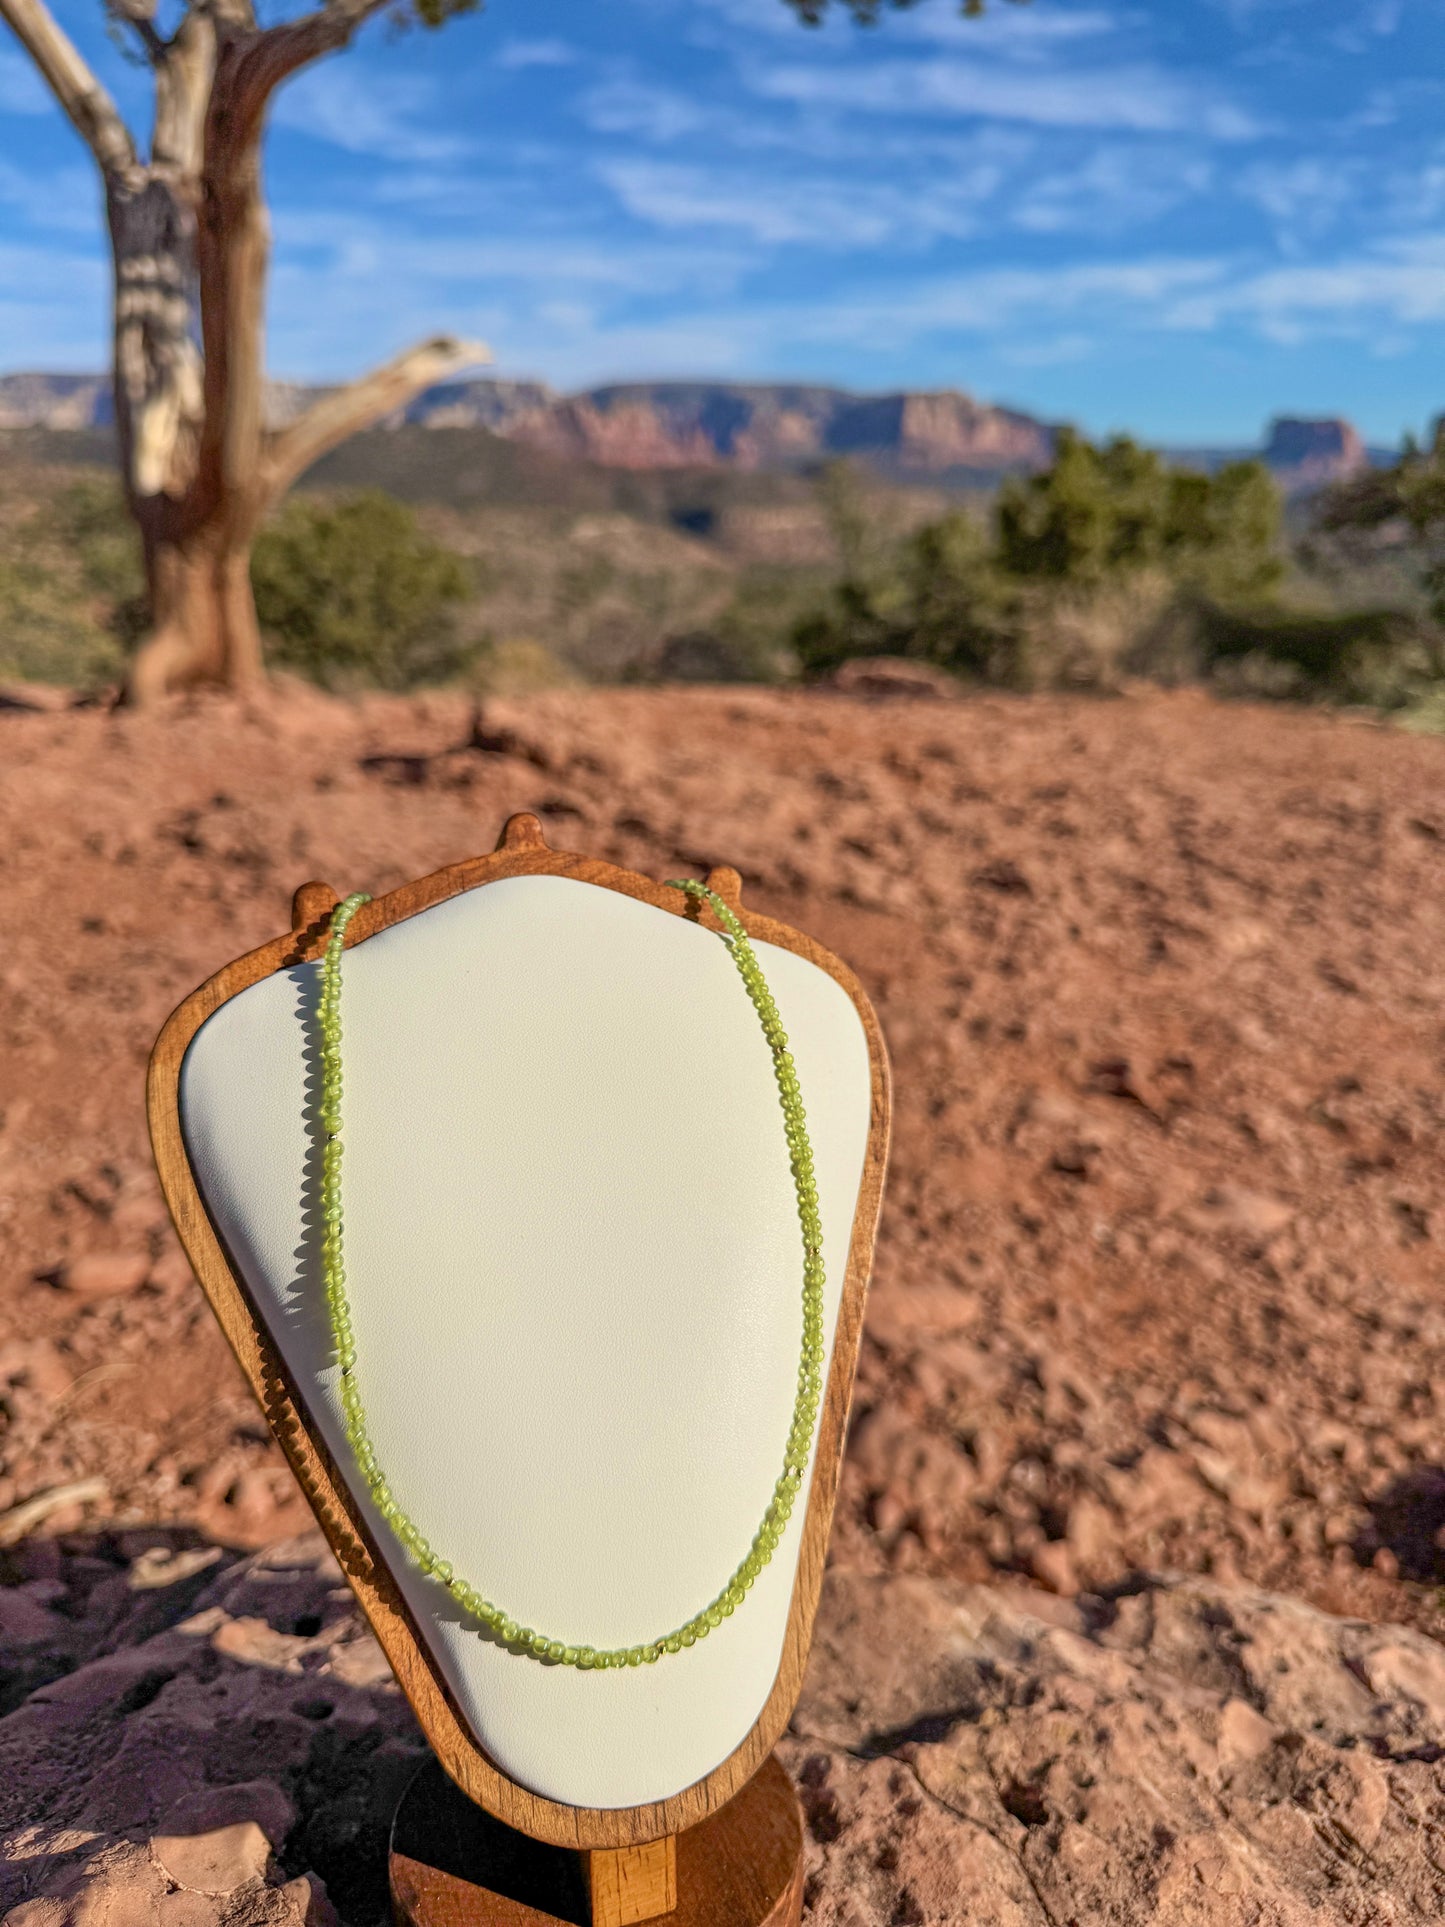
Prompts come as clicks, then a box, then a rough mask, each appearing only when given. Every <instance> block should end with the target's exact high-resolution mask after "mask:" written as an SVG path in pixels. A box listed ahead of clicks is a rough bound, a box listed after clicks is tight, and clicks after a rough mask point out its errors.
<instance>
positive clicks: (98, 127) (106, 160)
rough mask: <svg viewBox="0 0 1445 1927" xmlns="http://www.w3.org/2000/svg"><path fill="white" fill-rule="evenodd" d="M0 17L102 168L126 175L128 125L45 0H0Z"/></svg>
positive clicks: (131, 151)
mask: <svg viewBox="0 0 1445 1927" xmlns="http://www.w3.org/2000/svg"><path fill="white" fill-rule="evenodd" d="M0 20H4V21H5V22H6V23H7V25H9V26H10V27H11V28H12V29H13V31H14V33H15V35H16V38H17V39H18V40H19V42H20V44H21V46H22V47H23V48H24V49H25V51H26V53H28V54H29V56H30V58H31V59H32V60H33V61H34V62H35V64H36V66H37V67H38V68H39V69H40V72H41V74H42V75H43V76H44V78H45V80H46V82H47V83H48V85H49V87H50V91H51V92H52V93H53V94H54V95H55V98H56V99H57V100H58V101H59V102H60V105H61V106H62V107H63V108H64V109H65V111H66V113H67V114H68V115H69V117H70V120H71V124H72V125H73V126H74V128H75V130H76V132H77V133H78V134H79V135H80V137H81V139H82V140H83V141H84V142H85V144H86V146H87V147H88V148H89V149H90V151H91V153H92V154H94V156H95V158H96V160H97V161H98V162H99V163H100V166H101V169H102V171H103V172H104V173H105V174H107V175H117V174H126V173H129V172H130V170H131V169H132V168H134V167H135V165H136V152H135V142H134V141H133V140H132V139H131V137H130V132H129V129H128V128H127V127H126V124H125V122H124V121H123V120H122V119H121V117H120V113H119V111H118V109H117V108H116V104H115V102H114V101H113V100H112V99H111V97H110V95H109V94H108V93H107V92H106V91H105V89H104V87H102V86H101V84H100V82H99V81H98V80H97V79H96V77H95V75H94V74H93V73H92V72H91V71H90V69H89V67H87V66H86V64H85V62H84V60H82V59H81V57H80V54H79V52H78V51H77V49H76V47H75V46H74V44H73V43H72V41H71V40H70V37H69V36H68V35H67V34H66V33H65V32H64V31H63V30H62V28H61V27H60V25H59V23H58V22H57V21H56V20H55V18H54V16H53V15H52V14H51V13H50V12H49V10H48V9H47V7H46V6H45V0H0Z"/></svg>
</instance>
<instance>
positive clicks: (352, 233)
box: [0, 0, 1445, 442]
mask: <svg viewBox="0 0 1445 1927" xmlns="http://www.w3.org/2000/svg"><path fill="white" fill-rule="evenodd" d="M58 10H59V12H60V15H61V17H62V19H63V20H64V21H65V23H66V25H67V27H68V28H69V29H70V31H71V32H72V33H73V34H74V36H75V37H76V38H77V40H79V41H80V42H81V44H82V45H83V47H84V48H85V50H86V51H87V53H89V54H90V55H91V56H92V57H93V58H94V60H95V61H96V64H97V65H98V66H99V67H100V68H101V69H102V71H103V73H104V76H105V78H106V79H107V81H108V82H109V83H110V84H111V85H112V86H113V87H114V88H115V90H116V91H117V94H118V95H119V97H120V98H121V99H122V101H123V103H124V104H125V105H126V107H127V108H128V110H129V111H130V112H131V114H132V118H133V120H134V121H135V122H137V123H139V124H141V125H142V126H143V125H144V119H145V113H144V103H145V75H144V74H143V73H142V72H140V71H138V70H136V69H134V68H132V67H128V66H127V65H126V64H125V63H123V62H122V61H121V60H120V58H119V56H118V55H117V54H116V52H115V50H114V49H113V48H112V47H111V45H110V44H109V42H108V41H107V40H106V37H105V35H104V33H103V31H102V29H101V26H100V19H101V8H100V5H99V0H58ZM268 170H269V180H270V186H271V197H272V205H273V210H274V221H275V237H276V262H275V272H274V278H273V283H272V293H271V344H270V359H271V366H272V368H273V370H274V372H276V373H278V374H282V375H290V376H299V377H307V378H318V379H319V378H335V377H337V376H340V375H343V374H346V373H350V372H354V371H358V370H359V369H360V368H362V367H363V366H365V365H367V364H368V363H370V362H372V361H374V360H377V359H379V358H380V357H382V356H384V355H386V354H388V353H390V352H392V351H393V350H394V349H396V348H397V347H399V346H401V345H402V344H403V343H404V342H405V341H406V340H408V339H409V338H411V337H412V336H415V335H420V334H424V333H429V332H432V331H434V330H436V329H438V328H449V329H455V330H459V331H461V332H464V333H467V334H474V335H480V336H482V337H483V338H484V339H486V340H488V341H489V342H490V343H491V344H492V346H493V348H494V350H495V352H496V357H497V362H496V366H497V371H498V372H500V373H506V374H528V375H539V376H542V377H544V378H546V379H548V380H550V381H552V382H554V383H557V384H558V385H561V386H566V387H572V386H580V385H582V384H585V383H591V382H594V381H598V380H604V379H612V378H626V377H643V376H667V375H707V376H720V377H744V376H748V377H758V378H767V377H787V378H806V379H815V380H820V381H835V382H839V383H843V384H846V385H850V386H854V387H858V388H864V389H878V388H889V387H898V386H907V387H915V388H919V387H962V388H966V389H968V390H971V391H972V392H974V393H976V394H978V395H980V396H982V397H984V398H986V399H990V400H1000V401H1007V402H1011V403H1013V404H1015V405H1018V406H1021V407H1024V408H1027V409H1030V410H1032V411H1034V412H1037V413H1040V414H1043V415H1045V416H1047V417H1049V418H1058V419H1071V420H1075V421H1078V422H1080V423H1082V424H1083V425H1084V426H1086V427H1087V428H1089V429H1090V430H1095V431H1102V430H1105V429H1109V428H1114V427H1128V428H1131V429H1134V430H1136V431H1138V432H1140V433H1142V434H1144V435H1146V436H1149V437H1151V438H1155V439H1161V440H1170V441H1176V442H1178V441H1209V442H1232V441H1248V440H1251V439H1253V438H1254V437H1256V436H1257V435H1258V434H1259V432H1260V431H1261V428H1262V426H1263V423H1264V422H1265V420H1266V418H1267V417H1269V416H1270V415H1271V414H1274V413H1276V412H1296V413H1306V414H1309V413H1337V412H1341V413H1345V414H1348V415H1350V416H1351V417H1352V418H1353V419H1354V420H1355V421H1356V422H1357V423H1358V424H1359V425H1360V427H1361V428H1362V429H1364V430H1365V432H1366V433H1367V434H1368V435H1369V436H1370V437H1371V438H1373V439H1375V440H1380V441H1387V442H1390V441H1394V440H1395V439H1397V438H1398V436H1399V434H1400V432H1401V431H1402V429H1404V428H1406V427H1415V428H1418V427H1420V426H1422V425H1423V424H1424V422H1425V421H1426V420H1427V419H1428V418H1429V417H1431V416H1432V415H1433V414H1434V413H1435V412H1436V411H1437V410H1440V409H1442V408H1445V0H1152V3H1151V4H1148V5H1136V6H1129V5H1119V6H1111V5H1091V4H1088V0H1034V4H1033V5H1032V6H1029V7H1026V8H1015V7H1012V6H1003V7H1001V8H997V9H996V10H995V11H993V12H991V14H990V16H989V17H988V18H986V19H984V20H982V21H966V20H962V19H960V18H959V17H958V15H957V13H956V12H955V11H954V10H953V8H952V0H923V4H921V5H919V6H918V7H916V8H915V9H914V10H912V11H910V12H907V13H904V14H901V15H892V16H890V17H889V18H887V19H885V20H884V21H883V22H882V23H881V24H880V25H879V26H878V27H876V28H874V29H872V30H865V31H860V30H859V29H858V28H856V27H855V26H853V25H852V24H851V23H850V22H848V21H847V20H846V18H844V17H841V16H840V17H839V18H837V19H835V20H833V21H832V22H831V23H830V24H829V25H828V26H826V27H825V28H824V29H822V30H820V31H809V30H807V29H805V28H803V27H801V26H799V25H798V24H797V22H796V19H795V17H794V16H793V15H792V14H791V12H790V11H789V9H788V8H786V7H785V6H784V5H783V0H606V3H605V4H599V3H598V0H490V4H489V6H488V7H487V9H486V11H485V12H484V13H481V14H478V15H475V16H472V17H470V18H466V19H462V20H459V21H456V22H454V23H453V24H452V25H450V26H449V27H447V28H446V29H445V31H444V32H442V33H440V34H430V33H424V32H412V33H409V34H406V35H403V36H401V37H399V38H397V37H394V36H392V35H389V34H388V32H387V30H386V28H385V27H384V26H380V25H376V24H373V25H372V26H371V27H370V28H369V29H367V30H366V32H365V33H364V34H363V35H362V36H361V38H360V39H359V40H358V42H357V44H356V45H355V46H354V47H353V48H352V49H351V51H350V52H348V53H345V54H343V55H341V56H339V57H337V58H335V59H333V60H332V61H330V62H328V63H327V64H325V65H324V66H322V67H319V68H317V69H315V70H313V71H312V72H310V73H309V74H307V75H305V76H304V77H303V78H301V79H299V80H298V81H296V82H294V83H292V85H291V86H290V88H289V89H288V90H287V91H286V92H284V93H283V94H282V95H281V96H280V98H279V101H278V107H277V112H276V115H275V122H274V126H273V128H272V132H271V137H270V143H269V149H268ZM101 248H102V242H101V226H100V215H99V204H98V196H97V190H96V187H95V183H94V180H93V178H92V174H91V169H90V165H89V160H88V156H87V155H86V154H85V153H84V151H83V150H82V149H81V148H80V146H79V144H78V142H77V141H76V140H75V139H74V137H73V136H72V135H71V134H70V132H69V130H68V129H67V128H66V127H65V126H64V124H63V123H62V122H61V121H60V120H59V117H58V115H57V114H56V113H55V112H54V110H53V109H51V108H50V107H49V105H48V103H47V101H46V99H45V97H44V95H43V93H42V91H41V89H40V87H39V85H38V83H37V82H36V81H35V80H34V79H33V78H32V76H31V75H30V73H29V71H28V69H27V67H26V65H25V63H24V61H23V58H22V57H21V56H20V54H19V53H18V51H17V50H16V49H15V48H14V45H13V43H12V42H9V41H8V40H7V39H6V38H5V33H4V29H3V28H0V368H6V369H16V368H25V367H44V368H88V367H98V366H100V365H102V363H103V359H104V355H105V334H106V312H105V310H106V285H105V276H104V269H103V259H102V252H101Z"/></svg>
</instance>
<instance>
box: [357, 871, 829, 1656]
mask: <svg viewBox="0 0 1445 1927" xmlns="http://www.w3.org/2000/svg"><path fill="white" fill-rule="evenodd" d="M667 887H668V888H669V889H670V890H684V891H686V893H687V894H688V896H690V897H696V898H699V899H705V900H706V901H707V902H708V903H710V904H711V905H712V907H713V910H714V912H715V913H716V915H717V918H718V921H719V922H720V923H721V924H722V926H723V930H724V932H725V935H724V937H723V942H725V943H726V944H727V946H728V948H729V950H730V951H731V953H732V959H733V962H734V963H735V964H736V965H737V969H738V975H739V976H740V977H741V978H742V980H743V987H744V989H745V990H746V991H747V993H748V998H749V1000H750V1001H751V1003H752V1006H753V1008H754V1009H755V1010H756V1011H757V1013H758V1017H759V1020H760V1021H761V1023H762V1027H763V1036H764V1037H765V1038H766V1039H767V1044H768V1048H769V1050H770V1051H771V1052H772V1054H773V1074H774V1076H775V1077H776V1079H777V1084H778V1095H779V1097H780V1099H781V1100H782V1107H783V1134H784V1136H785V1137H786V1139H787V1144H788V1161H789V1167H790V1169H791V1170H792V1173H793V1183H794V1187H795V1189H796V1191H797V1196H798V1222H799V1225H800V1226H801V1228H802V1233H803V1345H802V1355H801V1359H800V1362H799V1366H798V1394H797V1397H796V1399H795V1400H794V1402H793V1420H792V1426H791V1429H790V1430H789V1432H788V1442H787V1446H786V1448H785V1450H784V1453H783V1470H782V1473H781V1474H780V1476H779V1478H778V1480H777V1482H776V1484H775V1485H774V1486H773V1496H772V1498H771V1499H770V1500H769V1502H768V1509H767V1511H766V1512H765V1513H764V1514H763V1522H762V1524H761V1525H760V1526H759V1527H758V1529H757V1531H756V1533H755V1534H754V1535H753V1542H752V1545H751V1546H750V1547H749V1549H748V1552H747V1556H746V1557H745V1558H744V1559H743V1561H742V1563H741V1564H740V1565H739V1566H738V1567H737V1569H736V1571H735V1572H734V1573H733V1575H732V1577H731V1578H730V1579H729V1580H728V1582H727V1584H726V1585H725V1586H724V1587H723V1589H722V1591H721V1592H720V1593H719V1594H718V1595H717V1597H716V1598H715V1599H714V1600H712V1601H711V1602H710V1603H709V1604H708V1605H706V1606H704V1607H703V1609H702V1611H701V1612H698V1613H694V1615H693V1617H692V1618H691V1619H689V1620H688V1621H687V1622H686V1623H685V1624H684V1625H682V1626H679V1627H677V1628H676V1629H675V1631H673V1632H670V1633H664V1634H662V1635H661V1637H659V1638H657V1639H652V1640H649V1641H648V1642H647V1644H646V1645H643V1646H617V1647H613V1648H612V1649H611V1650H602V1651H599V1650H597V1649H596V1648H594V1647H591V1646H571V1645H568V1644H567V1643H566V1642H565V1641H564V1640H560V1639H551V1638H549V1637H548V1635H547V1634H546V1633H538V1632H534V1631H533V1630H532V1628H531V1627H530V1626H520V1625H518V1623H517V1621H516V1620H515V1619H512V1618H509V1616H508V1615H507V1614H506V1613H505V1612H504V1611H503V1610H502V1608H501V1607H500V1606H494V1605H493V1604H492V1602H491V1601H490V1600H489V1599H484V1598H483V1597H482V1595H481V1594H480V1593H479V1592H478V1591H477V1589H476V1587H475V1586H471V1585H469V1584H468V1583H467V1581H466V1580H465V1579H462V1578H459V1577H458V1575H457V1574H456V1573H455V1572H454V1571H453V1570H452V1567H451V1565H450V1564H449V1562H448V1561H447V1560H445V1559H443V1558H442V1557H441V1555H440V1554H439V1553H437V1552H435V1551H433V1549H432V1547H431V1545H430V1543H429V1542H428V1540H427V1539H426V1537H425V1535H424V1534H423V1533H422V1531H421V1529H420V1528H419V1527H418V1526H417V1524H416V1523H415V1521H414V1520H413V1519H412V1518H411V1517H410V1515H409V1514H408V1513H407V1512H405V1511H404V1510H403V1509H402V1507H401V1505H400V1504H399V1503H398V1501H397V1499H396V1496H395V1494H394V1493H393V1492H392V1489H391V1486H390V1485H389V1484H388V1482H387V1478H386V1475H385V1473H384V1472H383V1471H382V1469H381V1467H380V1466H379V1465H378V1464H377V1459H376V1452H375V1449H374V1447H373V1446H372V1443H371V1435H370V1433H369V1432H368V1431H367V1426H366V1414H365V1412H364V1411H363V1409H362V1404H361V1394H360V1392H359V1390H358V1389H357V1383H356V1339H355V1335H354V1333H353V1331H352V1328H351V1306H350V1304H349V1303H348V1301H347V1297H346V1265H345V1257H344V1245H343V1234H342V1212H341V952H342V949H343V948H344V946H345V942H346V926H347V925H348V924H349V923H350V921H351V919H352V917H354V916H355V914H356V912H357V911H358V910H359V909H360V908H361V906H362V904H363V903H369V902H370V901H371V899H370V897H368V896H366V895H365V894H364V893H361V892H358V893H357V894H356V895H355V896H350V897H348V898H347V899H346V901H345V902H344V903H340V904H338V905H337V907H336V910H335V912H334V914H333V915H332V918H331V938H330V941H329V942H328V943H327V946H326V955H325V959H324V961H323V963H322V966H321V1122H322V1127H323V1129H324V1130H325V1132H326V1147H325V1151H324V1153H323V1159H322V1176H321V1197H322V1206H323V1211H322V1217H323V1221H324V1223H325V1227H326V1229H325V1231H324V1233H323V1235H322V1240H321V1267H322V1275H323V1278H324V1279H325V1284H326V1309H327V1313H328V1316H329V1318H330V1321H331V1338H332V1343H333V1344H334V1346H335V1348H336V1358H337V1362H338V1364H339V1365H340V1367H341V1410H342V1415H343V1419H344V1422H345V1429H346V1439H347V1443H348V1444H349V1445H350V1447H351V1450H352V1453H353V1455H354V1457H355V1460H356V1464H357V1466H358V1468H359V1470H360V1472H361V1475H362V1477H363V1478H364V1479H365V1480H366V1483H367V1486H368V1487H369V1488H370V1491H371V1496H372V1499H373V1501H374V1502H375V1505H376V1508H377V1511H378V1512H380V1514H381V1516H382V1518H383V1519H385V1521H386V1523H387V1524H388V1525H389V1526H390V1527H391V1530H392V1531H393V1532H394V1533H395V1534H396V1536H397V1538H398V1539H400V1541H401V1543H402V1545H403V1546H405V1548H406V1550H407V1552H408V1553H409V1554H410V1555H411V1557H412V1559H413V1560H414V1561H415V1562H416V1564H417V1565H418V1566H419V1567H420V1568H421V1570H422V1571H423V1572H425V1573H427V1574H429V1575H430V1576H431V1577H432V1578H433V1579H436V1580H439V1581H440V1582H441V1584H442V1585H443V1586H445V1587H446V1589H447V1591H448V1592H449V1593H450V1594H451V1595H452V1597H453V1599H455V1600H456V1602H457V1604H458V1605H459V1606H460V1607H461V1608H462V1609H463V1611H464V1612H467V1613H469V1614H470V1615H471V1617H472V1618H473V1619H476V1620H478V1621H480V1623H481V1624H482V1625H483V1626H485V1627H487V1628H488V1629H489V1630H490V1631H491V1632H492V1633H494V1634H495V1635H496V1637H497V1638H498V1639H500V1640H502V1641H503V1642H504V1643H505V1644H506V1645H508V1646H511V1647H513V1648H514V1649H515V1650H517V1651H518V1652H521V1653H525V1654H527V1655H528V1656H529V1657H530V1658H532V1659H541V1660H552V1661H554V1662H557V1663H560V1664H561V1665H563V1666H577V1667H580V1668H581V1669H582V1670H583V1671H584V1672H587V1671H596V1670H598V1669H602V1668H606V1667H613V1666H642V1665H648V1666H650V1665H652V1664H653V1662H654V1661H656V1660H659V1659H661V1658H662V1656H663V1654H664V1653H678V1652H681V1651H682V1649H683V1647H684V1646H695V1645H696V1644H697V1642H698V1640H700V1639H706V1638H707V1636H708V1634H709V1633H710V1632H711V1631H712V1629H713V1628H714V1626H720V1625H721V1624H722V1622H723V1620H724V1619H726V1618H728V1617H729V1616H730V1615H731V1614H732V1613H734V1612H736V1611H737V1609H738V1607H739V1606H741V1605H742V1603H743V1601H744V1600H745V1599H746V1598H747V1596H748V1593H749V1591H750V1590H751V1588H752V1585H753V1582H754V1581H755V1580H756V1579H757V1577H758V1575H759V1573H761V1572H762V1570H763V1568H764V1566H766V1565H767V1563H768V1561H769V1559H771V1558H772V1556H773V1553H774V1552H775V1551H776V1550H777V1547H778V1543H779V1541H780V1540H781V1539H782V1536H783V1532H784V1530H785V1528H786V1526H787V1523H788V1519H789V1517H790V1515H791V1513H792V1510H793V1502H794V1500H795V1499H796V1498H797V1496H798V1493H799V1492H800V1491H801V1490H802V1486H803V1476H804V1473H805V1472H806V1469H807V1464H808V1453H809V1451H810V1449H811V1446H812V1442H813V1427H814V1423H815V1421H816V1419H817V1416H818V1405H819V1401H820V1400H821V1398H822V1393H823V1226H822V1221H821V1219H820V1218H819V1215H818V1189H817V1185H816V1183H815V1181H814V1176H813V1151H812V1146H811V1145H810V1144H809V1142H808V1128H807V1122H806V1119H805V1115H804V1111H803V1100H802V1093H801V1092H800V1090H799V1088H798V1074H797V1071H796V1070H795V1068H794V1065H793V1060H792V1057H791V1056H790V1055H789V1053H788V1039H787V1034H786V1032H785V1031H784V1029H783V1025H782V1020H781V1018H780V1017H779V1015H778V1007H777V1005H776V1004H775V1003H774V1002H773V997H772V992H771V991H770V990H769V989H768V986H767V982H766V980H765V978H764V976H763V972H762V967H761V965H760V964H759V963H758V960H757V957H756V955H755V954H754V951H753V947H752V945H751V944H750V943H749V942H748V936H747V932H746V931H745V930H744V929H743V926H742V924H741V923H740V922H739V921H738V919H737V918H736V917H735V916H734V915H733V912H732V911H731V910H730V909H729V908H728V906H727V905H726V904H725V903H724V902H723V900H722V898H721V897H719V896H718V895H717V893H716V891H713V890H709V889H708V888H707V886H706V885H705V884H702V883H694V882H693V881H691V879H689V880H687V881H684V882H679V883H669V885H668V886H667Z"/></svg>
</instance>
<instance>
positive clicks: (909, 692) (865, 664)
mask: <svg viewBox="0 0 1445 1927" xmlns="http://www.w3.org/2000/svg"><path fill="white" fill-rule="evenodd" d="M830 681H831V683H832V685H833V687H834V688H835V689H838V690H841V691H842V692H843V694H844V695H848V696H874V697H888V696H903V697H914V698H917V697H923V698H926V699H928V700H936V699H938V698H939V697H945V696H956V695H957V694H958V693H959V686H958V682H957V680H956V678H955V677H953V676H950V675H949V674H948V672H947V670H944V669H935V668H934V667H933V665H932V664H931V663H926V662H910V661H909V660H908V659H907V658H906V657H904V656H855V657H853V659H852V660H851V661H849V662H845V663H840V664H839V666H838V667H837V668H836V669H835V670H834V671H833V674H832V676H831V678H830Z"/></svg>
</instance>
